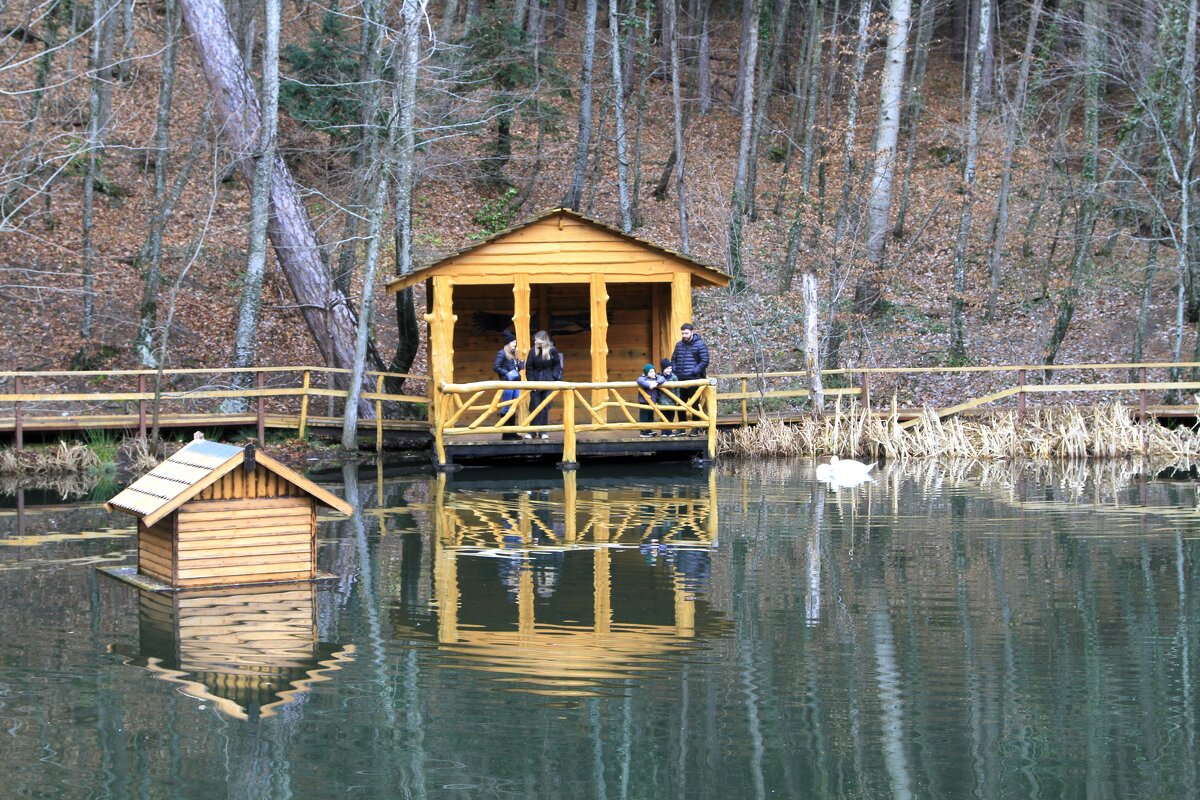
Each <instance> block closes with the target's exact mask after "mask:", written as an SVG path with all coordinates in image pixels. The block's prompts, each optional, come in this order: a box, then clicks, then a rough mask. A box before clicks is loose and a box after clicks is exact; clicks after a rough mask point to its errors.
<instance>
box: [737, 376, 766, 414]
mask: <svg viewBox="0 0 1200 800" xmlns="http://www.w3.org/2000/svg"><path fill="white" fill-rule="evenodd" d="M746 386H747V384H746V379H745V378H742V425H743V426H745V425H749V424H750V415H749V414H748V413H746ZM759 421H760V422H761V421H762V420H759Z"/></svg>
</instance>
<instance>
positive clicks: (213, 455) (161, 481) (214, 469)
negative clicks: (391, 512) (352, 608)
mask: <svg viewBox="0 0 1200 800" xmlns="http://www.w3.org/2000/svg"><path fill="white" fill-rule="evenodd" d="M197 435H198V434H197ZM249 447H251V446H250V445H248V446H247V448H249ZM246 458H247V450H246V449H244V448H241V447H235V446H233V445H229V444H221V443H220V442H209V441H206V440H204V439H196V440H194V441H191V442H188V444H187V446H185V447H183V448H182V449H180V450H179V451H178V452H176V453H175V454H174V455H172V456H171V457H170V458H168V459H167V460H166V461H164V462H162V463H161V464H159V465H158V466H157V467H155V468H154V469H152V470H150V471H149V472H148V473H146V474H145V475H143V476H142V477H140V478H138V479H137V480H136V481H134V482H133V483H132V484H130V485H129V487H128V488H126V489H125V490H124V491H122V492H121V493H120V494H118V495H117V496H116V497H114V498H113V499H111V500H109V501H108V502H107V503H105V504H104V507H105V508H106V509H108V510H109V511H124V512H125V513H126V514H132V515H133V516H135V517H138V518H140V519H141V520H142V522H143V523H145V524H146V525H153V524H154V523H156V522H158V521H159V520H161V519H162V518H163V517H165V516H167V515H168V514H170V513H171V512H172V511H174V510H175V509H177V508H179V507H180V506H181V505H183V504H184V503H186V502H187V501H188V500H190V499H192V498H193V497H195V496H196V495H197V494H199V493H200V492H201V491H203V490H204V489H206V488H207V487H209V486H211V485H212V484H213V483H215V482H216V481H218V480H219V479H220V478H221V477H222V476H224V475H225V474H227V473H228V472H230V471H231V470H233V469H234V468H235V467H238V466H241V465H242V464H243V463H244V462H245V459H246ZM253 459H254V462H255V463H256V464H258V465H260V466H262V467H264V468H265V469H268V470H270V471H272V472H274V473H275V474H276V475H279V476H280V477H281V478H283V479H284V480H287V481H289V482H290V483H292V484H294V485H296V486H298V487H299V488H300V489H302V490H303V491H304V492H306V493H307V494H309V495H310V496H312V498H313V499H314V500H316V501H317V502H318V503H320V504H321V505H323V506H327V507H329V508H333V509H335V510H337V511H340V512H342V513H343V514H346V515H347V516H349V515H351V514H353V513H354V508H353V506H351V505H350V504H349V503H347V502H346V501H345V500H342V499H341V498H339V497H337V496H336V495H333V494H331V493H330V492H327V491H326V490H324V489H322V488H321V487H320V486H317V485H316V484H315V483H313V482H312V481H310V480H308V479H307V478H305V477H304V476H303V475H300V474H299V473H297V472H295V471H294V470H291V469H288V468H287V467H285V466H284V465H283V464H280V463H279V462H278V461H276V460H275V459H273V458H271V457H270V456H268V455H266V454H265V453H263V452H261V451H256V452H254V453H253Z"/></svg>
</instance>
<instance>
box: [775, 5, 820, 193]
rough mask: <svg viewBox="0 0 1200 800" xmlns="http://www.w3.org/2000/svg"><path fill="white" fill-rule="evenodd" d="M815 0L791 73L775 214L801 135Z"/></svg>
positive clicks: (815, 25)
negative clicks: (787, 117) (786, 132)
mask: <svg viewBox="0 0 1200 800" xmlns="http://www.w3.org/2000/svg"><path fill="white" fill-rule="evenodd" d="M817 1H818V0H809V2H808V9H807V10H808V25H807V27H805V29H804V46H803V48H802V49H801V53H800V57H799V58H797V59H796V71H795V74H794V75H793V76H792V95H793V96H792V113H791V115H790V117H789V119H788V134H787V141H786V142H785V144H784V148H783V169H782V170H781V171H780V176H779V190H778V191H777V192H775V206H774V207H773V208H772V209H771V213H773V214H774V215H775V216H779V215H780V214H782V213H783V199H784V196H785V195H786V194H787V188H788V178H789V177H790V176H791V172H792V162H793V161H794V159H795V156H796V149H797V148H796V145H797V142H799V141H800V139H801V138H802V137H803V136H804V132H803V130H802V127H801V126H802V125H803V124H804V111H805V109H806V108H807V107H808V105H807V103H808V100H807V98H808V76H809V71H810V68H811V66H812V53H813V47H814V45H815V44H816V42H815V41H814V38H815V37H814V34H815V33H818V32H819V30H820V25H819V24H818V23H817V20H816V14H815V12H816V9H817Z"/></svg>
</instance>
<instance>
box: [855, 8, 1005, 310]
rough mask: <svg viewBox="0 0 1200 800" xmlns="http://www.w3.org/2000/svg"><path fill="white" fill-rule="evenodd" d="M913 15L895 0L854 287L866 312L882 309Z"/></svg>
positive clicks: (858, 301)
mask: <svg viewBox="0 0 1200 800" xmlns="http://www.w3.org/2000/svg"><path fill="white" fill-rule="evenodd" d="M984 1H985V2H986V1H987V0H984ZM911 18H912V7H911V5H910V4H909V0H892V2H891V20H890V24H889V26H888V43H887V54H886V55H885V56H884V68H883V79H882V81H881V82H880V87H879V122H878V124H877V125H876V128H875V155H874V157H873V159H872V161H873V163H874V171H873V174H872V176H871V197H870V200H869V201H868V205H867V209H868V210H867V260H868V261H869V263H868V264H867V268H866V271H865V272H864V273H863V275H862V277H861V278H860V279H859V282H858V285H857V286H856V287H855V291H854V303H855V305H856V306H857V307H858V310H859V312H860V313H863V314H870V315H873V314H875V312H876V311H877V310H878V309H879V300H880V291H881V290H880V285H879V272H880V270H882V269H883V252H884V246H885V244H886V242H887V233H888V215H889V213H890V211H891V208H892V178H893V176H894V174H895V169H896V142H897V137H898V136H899V133H900V111H901V100H902V98H903V96H904V94H903V92H904V61H905V58H906V56H907V51H908V28H909V23H910V21H911Z"/></svg>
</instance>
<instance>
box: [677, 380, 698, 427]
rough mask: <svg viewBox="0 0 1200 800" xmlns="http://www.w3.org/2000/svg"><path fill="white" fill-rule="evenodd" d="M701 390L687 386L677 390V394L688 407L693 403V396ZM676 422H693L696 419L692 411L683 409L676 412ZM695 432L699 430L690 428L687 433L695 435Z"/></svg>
mask: <svg viewBox="0 0 1200 800" xmlns="http://www.w3.org/2000/svg"><path fill="white" fill-rule="evenodd" d="M687 380H691V378H688V379H687ZM699 388H700V387H699V386H685V387H683V388H681V389H676V390H675V394H676V395H678V396H679V399H680V401H681V402H682V403H683V404H684V405H685V406H686V405H687V404H688V403H690V402H691V401H692V395H694V394H696V390H697V389H699ZM675 421H676V422H693V421H695V419H694V417H692V412H691V411H689V410H686V409H682V408H681V409H679V410H678V411H676V412H675ZM695 430H697V429H694V428H688V429H687V433H693V432H694V431H695Z"/></svg>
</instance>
